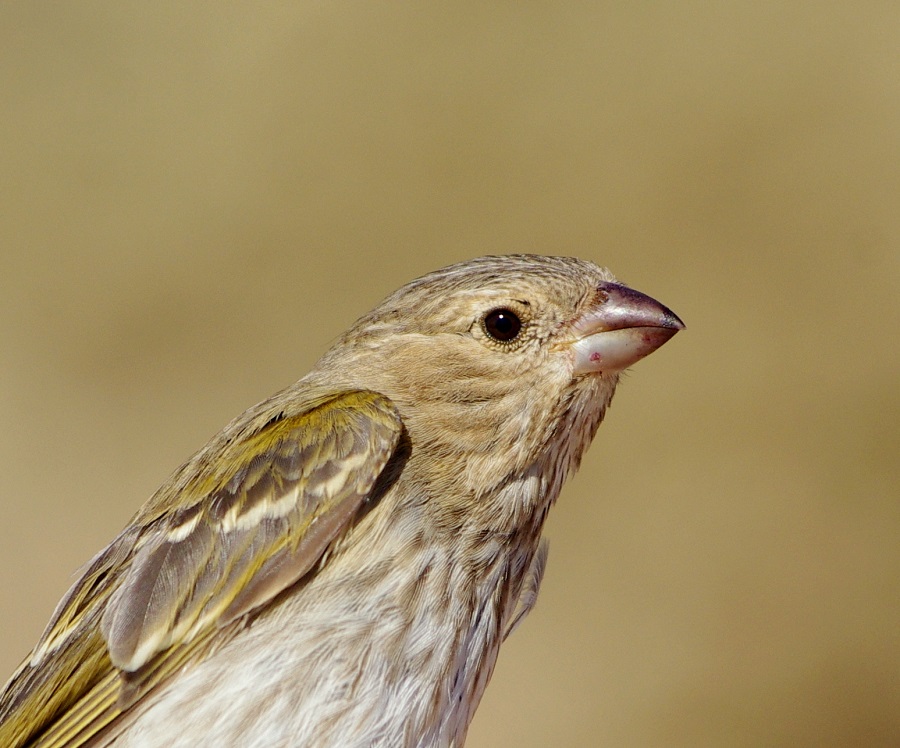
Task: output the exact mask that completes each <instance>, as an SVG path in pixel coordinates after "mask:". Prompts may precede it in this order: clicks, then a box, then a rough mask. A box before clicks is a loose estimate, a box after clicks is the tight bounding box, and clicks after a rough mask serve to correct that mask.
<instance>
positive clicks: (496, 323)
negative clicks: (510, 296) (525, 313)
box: [484, 309, 522, 343]
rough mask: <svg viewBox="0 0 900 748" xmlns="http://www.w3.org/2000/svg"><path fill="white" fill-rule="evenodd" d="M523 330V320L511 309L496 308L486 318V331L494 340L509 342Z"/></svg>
mask: <svg viewBox="0 0 900 748" xmlns="http://www.w3.org/2000/svg"><path fill="white" fill-rule="evenodd" d="M521 330H522V320H520V319H519V317H518V315H517V314H516V313H515V312H512V311H510V310H509V309H494V310H493V311H491V312H488V313H487V316H486V317H485V318H484V331H485V332H486V333H487V334H488V335H490V336H491V337H492V338H493V339H494V340H498V341H500V342H501V343H508V342H509V341H510V340H515V339H516V338H517V337H518V335H519V332H520V331H521Z"/></svg>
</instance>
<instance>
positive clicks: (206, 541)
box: [0, 391, 402, 748]
mask: <svg viewBox="0 0 900 748" xmlns="http://www.w3.org/2000/svg"><path fill="white" fill-rule="evenodd" d="M256 415H257V418H256V420H254V419H253V418H248V419H247V423H246V425H241V424H240V423H238V424H237V425H235V424H232V426H231V427H229V428H230V429H231V431H229V430H226V432H223V434H222V435H220V437H218V438H217V439H214V440H213V442H211V443H210V445H209V446H208V447H207V448H206V449H205V450H203V451H202V452H200V453H198V455H197V456H196V457H195V458H194V459H193V460H192V461H191V462H188V463H186V465H185V466H184V467H183V468H182V469H181V471H179V473H176V476H175V477H174V478H173V480H172V481H171V482H170V483H169V484H167V486H164V487H163V489H161V490H160V492H159V493H158V494H157V495H156V496H155V497H154V498H153V499H151V501H150V502H148V504H147V505H146V506H145V507H144V509H142V510H141V511H140V512H139V513H138V515H137V516H136V517H135V519H134V522H133V523H132V524H131V525H130V526H129V528H128V529H127V530H125V532H123V533H122V535H120V536H119V537H118V538H116V540H115V541H113V543H111V544H110V545H109V546H108V547H107V548H106V549H105V550H104V551H102V552H101V553H100V554H98V555H97V556H96V557H95V558H94V559H93V560H92V561H91V562H90V563H89V564H88V565H87V567H86V569H85V571H84V573H83V574H82V575H81V577H80V578H79V579H78V581H76V583H75V584H74V585H73V586H72V588H71V589H70V590H69V592H68V593H67V594H66V596H65V597H64V598H63V600H62V601H61V602H60V604H59V606H58V608H57V610H56V612H55V613H54V615H53V618H52V619H51V621H50V624H49V625H48V627H47V630H46V631H45V632H44V635H43V636H42V638H41V641H40V642H39V643H38V645H37V647H35V649H34V651H33V652H32V654H31V657H30V658H29V659H28V660H26V661H25V662H24V663H23V664H22V665H21V666H20V667H19V669H18V670H17V671H16V673H15V674H14V675H13V677H12V679H11V680H10V682H9V683H8V684H7V686H6V688H5V689H4V691H3V693H2V694H0V745H2V746H4V748H7V747H8V748H20V747H22V746H29V747H33V748H56V747H57V746H58V747H60V748H62V746H65V747H66V748H76V747H77V746H83V745H90V744H94V743H96V742H102V737H103V735H104V734H108V733H109V731H110V730H114V729H115V728H116V726H117V724H119V723H120V722H121V720H123V719H125V718H127V712H128V710H129V709H130V708H131V707H132V706H133V705H134V704H135V702H136V700H137V698H138V697H139V696H141V695H144V694H146V693H148V692H149V691H150V690H152V689H153V688H154V687H155V686H157V685H159V684H160V683H162V682H163V681H165V679H166V678H167V677H168V676H169V675H170V674H172V673H173V672H175V671H176V670H178V669H179V668H181V667H183V666H185V665H186V664H188V663H190V661H192V660H194V659H195V658H198V657H202V656H203V655H204V654H206V653H208V652H209V651H210V649H211V648H214V647H215V646H216V645H217V644H219V643H221V642H222V641H223V640H224V638H227V636H228V634H229V632H230V631H231V630H234V629H235V628H236V627H237V626H238V625H239V624H240V620H241V618H242V616H244V615H245V614H247V613H249V612H251V611H255V610H259V609H260V608H261V607H262V606H264V605H265V604H266V603H268V602H269V601H271V600H272V598H274V597H275V596H276V595H277V594H278V593H280V592H282V591H283V590H285V589H286V588H287V587H289V586H291V585H293V584H294V583H296V582H297V581H298V580H300V579H301V578H302V577H303V576H304V575H305V574H306V573H307V572H309V571H310V570H311V569H312V568H313V566H314V565H315V564H316V563H317V562H318V561H319V559H320V558H321V557H322V555H323V554H324V552H325V551H326V550H327V548H328V547H329V545H330V544H331V543H332V542H333V541H334V540H335V538H337V537H338V536H339V535H340V534H341V533H342V532H343V531H344V530H345V529H346V528H347V527H348V525H350V524H351V523H352V521H353V519H354V518H355V517H356V515H357V512H358V510H359V509H360V507H361V505H362V504H363V503H364V502H365V501H366V499H367V498H368V497H369V496H370V493H371V491H372V488H373V486H374V485H375V482H376V480H377V478H378V476H379V475H380V474H381V472H382V470H383V468H384V466H385V464H386V463H387V461H388V460H389V458H390V456H391V454H392V453H393V452H394V449H395V447H396V445H397V441H398V439H399V437H400V433H401V431H402V425H401V423H400V419H399V416H398V414H397V412H396V410H395V408H394V406H393V405H392V404H391V402H390V401H389V400H387V398H385V397H383V396H381V395H378V394H376V393H373V392H366V391H355V392H343V393H336V394H334V393H333V394H328V395H322V396H320V397H318V398H316V399H315V400H314V401H313V402H311V403H310V405H309V406H308V407H307V408H305V409H304V410H303V411H302V412H300V413H299V414H296V415H291V416H284V415H282V414H280V413H276V414H275V415H274V416H273V417H272V418H269V419H267V420H263V421H262V423H261V425H259V426H256V425H255V424H256V423H257V422H258V421H259V420H260V416H264V415H265V411H264V410H263V411H261V413H257V414H256Z"/></svg>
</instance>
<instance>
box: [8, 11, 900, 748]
mask: <svg viewBox="0 0 900 748" xmlns="http://www.w3.org/2000/svg"><path fill="white" fill-rule="evenodd" d="M0 91H2V102H3V104H2V114H0V154H2V155H0V158H2V161H0V247H2V250H0V251H2V274H0V336H2V338H0V419H2V421H0V423H2V429H0V464H2V471H0V615H2V618H0V626H2V637H0V670H2V676H0V677H5V674H6V673H8V672H10V671H11V670H12V669H13V667H14V666H15V664H16V663H17V661H18V660H19V659H20V658H21V657H22V656H23V655H24V654H25V653H26V651H27V650H28V648H29V647H30V646H31V645H32V644H33V643H34V642H35V640H36V639H37V637H38V635H39V633H40V630H41V628H42V626H43V624H44V622H45V621H46V619H47V617H48V616H49V614H50V612H51V610H52V609H53V606H54V604H55V602H56V600H57V599H58V597H59V596H60V595H61V594H62V592H63V591H64V590H65V588H66V586H67V584H68V582H69V580H70V576H69V575H70V572H72V571H74V570H75V569H76V568H77V567H78V566H79V565H80V564H81V563H82V562H84V561H85V560H86V559H87V558H88V557H90V556H91V555H92V554H93V553H94V552H95V551H96V550H98V549H99V548H100V547H101V546H102V545H104V544H105V543H106V542H107V541H108V540H109V539H111V538H112V536H113V535H114V534H115V533H116V532H117V531H118V529H119V528H121V526H122V525H123V523H125V522H126V520H127V519H128V517H129V516H130V515H131V513H132V512H133V511H134V510H135V509H136V508H137V506H138V505H139V503H140V502H141V501H142V500H143V499H144V498H146V497H147V496H148V495H149V494H150V493H151V492H152V491H153V490H154V489H155V487H156V486H157V485H158V484H159V483H160V482H161V481H162V480H163V479H164V478H165V477H166V476H167V474H168V473H169V471H171V470H172V469H173V468H174V467H175V466H177V465H178V464H179V463H180V462H181V461H182V460H183V459H184V458H186V457H187V456H188V455H189V454H190V453H191V452H192V451H193V450H194V449H196V448H198V447H200V446H201V445H202V444H203V442H204V441H205V440H206V438H207V437H208V436H210V435H211V434H212V433H213V432H215V431H216V430H217V429H218V428H220V427H221V426H222V425H224V423H225V422H226V421H227V420H228V419H230V418H231V417H232V416H233V415H236V414H237V413H238V412H240V411H241V410H242V409H244V408H245V407H247V406H249V405H251V404H252V403H254V402H255V401H257V400H259V399H261V398H263V397H264V396H266V395H268V394H270V393H271V392H273V391H275V390H276V389H278V388H280V387H282V386H284V385H286V384H288V383H289V382H291V381H292V380H293V379H295V378H297V377H298V376H300V375H301V374H302V373H303V372H305V371H306V369H307V368H308V367H309V366H310V365H311V364H312V363H313V361H314V360H315V358H316V357H317V356H318V354H319V353H321V352H322V350H323V349H324V348H325V347H326V346H327V345H328V342H329V340H330V339H331V338H333V337H334V336H335V335H336V334H337V333H338V332H340V331H341V330H342V329H343V328H344V327H346V326H347V325H348V324H349V323H350V322H351V321H352V320H353V319H355V317H356V316H358V315H359V314H361V313H363V312H364V311H366V310H367V309H369V308H370V307H371V306H372V305H374V304H375V303H376V302H377V301H378V300H379V299H380V298H381V297H383V296H384V295H386V294H387V293H389V292H390V291H392V290H393V289H394V288H395V287H397V286H399V285H400V284H402V283H404V282H405V281H407V280H409V279H410V278H412V277H414V276H416V275H419V274H421V273H423V272H426V271H428V270H430V269H433V268H435V267H437V266H440V265H443V264H446V263H449V262H452V261H456V260H460V259H464V258H468V257H471V256H474V255H478V254H484V253H506V252H516V251H529V252H544V253H559V254H573V255H579V256H582V257H585V258H590V259H593V260H596V261H598V262H600V263H602V264H606V265H608V266H609V267H610V268H612V269H613V271H614V272H616V273H617V274H618V275H619V276H620V277H621V278H623V279H624V280H626V281H628V282H629V283H631V284H632V285H634V286H635V287H637V288H639V289H640V290H642V291H645V292H647V293H650V294H651V295H654V296H656V297H657V298H659V299H660V300H662V301H663V302H664V303H666V304H668V305H670V306H671V307H672V308H673V309H675V310H676V311H677V312H678V313H679V314H680V315H681V316H682V317H683V318H684V320H685V321H686V322H687V325H688V329H687V331H686V332H684V333H682V334H680V335H679V336H678V337H676V338H675V340H673V341H672V342H671V343H670V344H669V345H667V346H666V347H665V348H664V349H663V350H662V351H660V352H659V353H657V354H655V355H654V356H652V357H651V358H650V359H648V360H647V361H644V362H642V363H640V364H639V365H638V366H637V367H635V370H634V371H633V373H632V374H631V375H630V376H629V377H628V379H627V381H626V382H625V384H624V386H623V387H621V388H620V390H619V394H618V396H617V399H616V402H615V404H614V407H613V409H612V411H611V413H610V414H609V418H608V420H607V422H606V424H605V425H604V427H603V428H602V429H601V432H600V435H599V436H598V439H597V441H596V442H595V444H594V447H593V449H592V450H591V452H590V453H589V454H588V457H587V459H586V464H585V465H584V468H583V470H582V471H581V473H580V474H579V476H578V477H577V478H576V479H575V480H574V481H573V482H572V484H571V485H570V486H568V489H567V490H566V492H565V493H564V494H563V498H562V500H561V501H560V503H559V505H558V507H557V508H556V511H555V513H554V516H553V517H552V521H551V524H550V527H549V530H548V531H549V535H550V537H551V539H552V553H551V560H550V567H549V571H548V574H547V577H546V579H545V583H544V589H543V594H542V597H541V600H540V602H539V604H538V607H537V609H536V611H535V613H534V614H533V615H532V617H531V618H530V619H529V620H528V621H527V623H526V624H525V625H524V626H523V627H522V628H521V629H520V630H519V631H518V632H517V633H516V635H515V636H514V637H513V639H512V640H511V641H510V642H509V643H508V645H507V646H506V647H505V648H504V651H503V653H502V655H501V658H500V663H499V666H498V669H497V672H496V675H495V677H494V679H493V682H492V684H491V687H490V688H489V689H488V694H487V696H486V698H485V701H484V703H483V706H482V708H481V710H480V711H479V713H478V716H477V718H476V720H475V723H474V725H473V728H472V735H471V739H470V741H469V746H471V747H472V748H485V747H486V746H535V747H536V746H550V745H553V746H594V745H598V746H600V745H602V746H617V747H618V746H635V747H644V746H685V747H688V746H761V745H766V746H863V745H865V746H883V745H897V744H900V633H898V632H900V627H898V622H900V533H898V530H900V501H898V499H900V490H898V477H900V476H898V472H900V471H898V462H900V460H898V441H900V440H898V401H900V393H898V373H900V371H898V370H900V365H898V353H897V335H898V322H900V314H898V307H900V298H898V291H900V5H898V4H897V3H896V2H884V3H877V2H855V3H846V2H844V3H787V4H785V3H765V2H763V3H760V2H749V1H748V2H732V3H689V2H673V3H663V2H658V3H643V2H633V3H616V4H611V3H609V4H607V3H589V2H583V3H577V2H576V3H509V4H506V3H485V2H463V3H449V4H448V3H421V4H411V3H337V2H334V3H324V2H307V3H278V4H258V3H253V4H250V3H247V4H245V5H244V7H235V6H234V5H232V4H218V3H202V4H201V3H196V4H193V6H192V7H190V8H187V7H185V6H184V4H183V3H178V2H154V3H145V2H117V3H95V2H85V3H65V4H63V3H59V4H50V3H19V4H16V6H15V7H10V5H9V4H7V5H5V6H4V8H3V10H2V11H0Z"/></svg>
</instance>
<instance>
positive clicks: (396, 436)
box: [0, 255, 681, 748]
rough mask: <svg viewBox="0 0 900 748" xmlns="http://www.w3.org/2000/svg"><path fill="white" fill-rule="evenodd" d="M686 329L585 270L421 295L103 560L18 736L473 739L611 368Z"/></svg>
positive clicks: (174, 487) (32, 694)
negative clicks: (554, 507)
mask: <svg viewBox="0 0 900 748" xmlns="http://www.w3.org/2000/svg"><path fill="white" fill-rule="evenodd" d="M498 310H499V311H500V314H498ZM680 328H681V323H680V321H678V319H677V317H675V316H674V315H673V314H672V313H671V312H669V311H668V310H667V309H665V307H662V306H661V305H659V304H657V303H656V302H653V301H652V300H651V299H649V298H648V297H645V296H643V295H641V294H637V293H636V292H633V291H631V290H630V289H626V288H624V287H622V286H619V285H615V283H614V279H613V277H612V276H611V275H610V274H609V273H608V272H607V271H605V270H602V269H600V268H598V267H597V266H595V265H593V264H592V263H588V262H584V261H580V260H575V259H571V258H554V257H540V256H533V255H517V256H508V257H486V258H479V259H477V260H473V261H470V262H467V263H460V264H458V265H454V266H451V267H449V268H445V269H443V270H439V271H437V272H435V273H432V274H430V275H427V276H424V277H423V278H420V279H418V280H416V281H413V282H412V283H410V284H408V285H407V286H404V287H403V288H401V289H400V290H399V291H397V292H396V293H394V294H393V295H392V296H390V297H388V298H387V299H386V300H385V301H384V302H383V303H382V304H381V305H380V306H378V307H377V308H376V309H375V310H373V311H372V312H370V313H369V314H367V315H366V316H364V317H362V318H361V319H360V320H359V321H357V322H356V323H355V324H354V325H353V326H352V327H351V328H350V329H349V330H348V331H347V332H346V333H345V334H344V335H343V336H341V338H339V339H338V341H337V342H336V343H335V345H334V346H333V347H332V348H331V349H330V350H329V351H328V352H327V353H326V354H325V355H324V356H323V357H322V359H321V360H320V361H319V362H318V364H317V365H316V367H315V368H314V369H313V370H312V371H311V372H310V373H309V374H308V375H307V376H305V377H304V378H303V379H301V380H300V381H299V382H297V383H296V384H294V385H293V386H291V387H289V388H287V389H286V390H284V391H283V392H281V393H278V394H277V395H275V396H273V397H272V398H270V399H268V400H266V401H264V402H262V403H260V404H259V405H257V406H255V407H254V408H251V409H250V410H248V411H247V412H246V413H244V414H243V415H241V416H240V417H238V418H237V419H235V420H234V421H232V422H231V423H230V424H229V425H228V426H227V427H226V428H225V429H224V430H223V431H222V432H221V433H220V434H218V435H217V436H216V437H214V438H213V439H212V440H211V441H210V443H209V444H208V445H207V446H206V447H204V448H203V449H202V450H201V451H200V452H198V453H197V454H196V455H195V456H194V457H193V458H192V459H191V460H190V461H188V462H187V463H185V465H183V466H182V467H181V468H180V469H179V470H178V471H176V473H175V474H174V475H173V476H172V478H170V480H169V481H167V482H166V483H165V484H164V485H163V486H162V487H161V488H160V489H159V491H158V492H157V493H156V494H155V495H154V496H153V497H152V498H151V499H150V501H149V502H148V503H147V504H146V505H145V506H144V507H143V508H142V509H141V510H140V511H139V512H138V514H137V515H136V516H135V517H134V518H133V520H132V521H131V523H130V524H129V526H128V527H127V528H126V529H125V530H124V531H123V532H122V533H121V534H120V535H119V537H117V538H116V539H115V540H114V541H113V542H112V543H111V544H110V545H109V546H107V548H106V549H104V550H103V551H102V552H101V553H100V554H98V555H97V556H96V557H95V558H94V559H93V560H92V561H91V562H89V564H88V565H87V566H86V568H85V571H84V572H83V573H82V575H81V577H80V578H79V579H78V581H76V583H75V584H74V586H73V587H72V589H71V590H70V591H69V592H68V593H67V594H66V596H65V597H64V598H63V600H62V601H61V602H60V604H59V606H58V608H57V610H56V612H55V613H54V616H53V618H52V619H51V622H50V624H49V625H48V627H47V629H46V631H45V632H44V634H43V636H42V638H41V640H40V642H39V643H38V645H37V646H36V647H35V649H34V651H33V652H32V654H31V655H30V657H29V658H28V659H27V660H26V661H25V662H24V663H23V664H22V666H20V668H19V670H18V671H17V672H16V673H15V674H14V676H13V678H12V679H11V681H10V682H9V683H8V684H7V686H6V689H5V691H4V692H3V693H2V695H0V745H4V746H7V745H8V746H13V747H17V746H41V747H42V748H46V747H49V746H80V745H110V744H115V745H116V746H118V747H121V746H142V747H147V748H156V747H157V746H158V747H160V748H162V747H163V746H165V747H166V748H171V747H172V746H177V745H191V746H197V745H209V746H228V745H233V746H260V747H262V746H288V745H297V746H385V747H387V746H390V747H391V748H395V747H397V746H423V747H424V746H449V745H455V746H461V745H462V744H463V742H464V740H465V734H466V730H467V728H468V724H469V722H470V720H471V718H472V715H473V713H474V710H475V708H476V707H477V705H478V702H479V699H480V697H481V694H482V692H483V690H484V688H485V686H486V685H487V682H488V680H489V679H490V675H491V673H492V671H493V667H494V662H495V660H496V657H497V652H498V649H499V646H500V644H501V642H502V641H503V639H504V638H505V636H506V635H507V634H508V633H509V631H510V630H511V628H512V627H514V626H515V625H516V624H517V623H518V621H519V620H521V618H522V617H523V616H524V615H525V614H527V612H528V610H529V609H530V608H531V606H532V605H533V603H534V600H535V598H536V595H537V589H538V586H539V584H540V577H541V574H542V573H543V567H544V563H545V561H546V548H545V547H542V546H541V542H540V534H541V529H542V526H543V522H544V519H545V517H546V513H547V510H548V509H549V507H550V505H551V504H552V503H553V502H554V501H555V500H556V497H557V495H558V493H559V490H560V488H561V485H562V483H563V481H564V480H565V478H566V476H567V475H568V474H570V473H571V472H572V471H573V470H574V469H575V468H576V467H577V465H578V463H579V461H580V459H581V456H582V454H583V452H584V450H585V448H586V447H587V445H588V444H589V443H590V440H591V438H592V437H593V435H594V432H595V431H596V428H597V426H598V425H599V423H600V421H601V419H602V418H603V415H604V413H605V410H606V407H607V405H608V404H609V401H610V399H611V398H612V395H613V392H614V390H615V386H616V383H617V380H618V371H619V370H620V369H622V368H624V367H625V366H628V365H630V364H631V363H633V362H634V361H636V360H638V359H639V358H641V357H642V356H644V355H646V354H647V353H649V352H651V351H652V350H654V349H655V348H657V347H658V346H659V345H661V344H662V343H663V342H665V340H667V339H668V338H669V337H671V336H672V335H673V334H674V333H675V332H676V331H677V330H678V329H680ZM510 335H512V337H509V336H510Z"/></svg>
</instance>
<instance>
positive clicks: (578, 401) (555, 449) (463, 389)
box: [317, 255, 684, 493]
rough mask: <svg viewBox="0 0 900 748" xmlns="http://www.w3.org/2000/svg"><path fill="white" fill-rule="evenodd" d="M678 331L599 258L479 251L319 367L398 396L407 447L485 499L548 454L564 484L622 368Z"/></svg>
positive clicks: (358, 328)
mask: <svg viewBox="0 0 900 748" xmlns="http://www.w3.org/2000/svg"><path fill="white" fill-rule="evenodd" d="M683 326H684V325H683V324H682V322H681V320H679V319H678V317H677V316H676V315H675V314H674V313H673V312H672V311H670V310H669V309H667V308H666V307H664V306H663V305H662V304H660V303H659V302H657V301H655V300H653V299H651V298H650V297H649V296H645V295H644V294H642V293H640V292H638V291H634V290H632V289H630V288H628V287H626V286H624V285H621V284H619V283H617V282H616V279H615V278H614V276H613V275H612V274H611V273H610V272H609V271H608V270H606V269H604V268H601V267H599V266H597V265H595V264H594V263H592V262H587V261H584V260H579V259H574V258H569V257H548V256H538V255H507V256H495V257H481V258H478V259H475V260H470V261H467V262H462V263H459V264H456V265H451V266H449V267H446V268H443V269H441V270H438V271H435V272H433V273H429V274H428V275H425V276H423V277H421V278H418V279H416V280H414V281H412V282H410V283H408V284H407V285H405V286H403V287H402V288H400V289H399V290H398V291H396V292H395V293H393V294H391V295H390V296H389V297H388V298H387V299H385V300H384V302H382V303H381V304H380V305H379V306H378V307H376V308H375V309H374V310H373V311H372V312H370V313H369V314H367V315H365V316H364V317H362V318H361V319H359V320H358V321H357V322H356V323H355V324H354V325H353V326H352V327H351V328H350V329H349V330H348V331H347V332H346V333H345V334H344V335H343V336H342V337H341V338H340V339H339V340H338V341H337V343H336V344H335V345H334V346H333V348H332V349H331V350H330V351H329V352H328V353H326V355H325V356H324V357H323V359H322V361H321V362H320V364H319V366H318V367H317V369H318V370H319V371H320V372H323V373H324V376H325V378H326V379H327V380H328V381H331V382H333V381H335V379H336V378H337V379H343V380H344V381H345V384H346V386H349V387H359V388H364V389H373V390H375V391H377V392H381V393H383V394H385V395H387V396H388V397H390V398H391V400H393V401H394V403H395V404H396V406H397V408H398V410H399V411H400V413H401V415H402V417H403V421H404V424H405V425H406V428H407V430H408V432H409V434H410V436H411V441H412V443H413V444H414V445H419V446H420V447H422V448H425V447H427V449H422V451H423V452H427V453H428V454H429V455H438V456H439V457H440V460H438V461H434V460H431V462H430V464H429V467H430V468H431V469H432V470H439V472H440V474H439V475H437V476H434V478H435V479H436V480H441V481H445V482H446V481H458V480H462V481H464V483H465V485H466V487H467V489H468V490H470V491H472V492H475V493H479V492H482V491H485V490H490V487H492V486H494V485H496V484H497V483H498V482H500V481H502V480H504V479H505V476H508V475H510V474H512V473H521V472H522V471H523V470H526V469H528V467H529V466H530V465H533V464H535V463H538V462H540V461H541V460H542V459H544V458H545V457H547V456H548V455H552V458H553V459H554V460H555V461H556V462H557V463H558V466H557V467H558V469H557V470H552V471H550V472H551V473H553V472H561V473H562V476H561V477H564V476H565V473H567V472H568V471H569V469H570V468H572V467H574V466H576V465H577V463H578V461H579V459H580V457H581V454H582V452H583V451H584V449H585V448H586V447H587V444H588V443H589V442H590V440H591V438H592V437H593V435H594V432H595V430H596V428H597V425H598V424H599V422H600V420H601V419H602V417H603V414H604V412H605V410H606V407H607V405H608V404H609V402H610V399H611V398H612V395H613V393H614V391H615V388H616V384H617V382H618V379H619V374H620V372H621V371H622V370H624V369H625V368H627V367H629V366H631V365H632V364H634V363H635V362H636V361H638V360H640V359H641V358H643V357H644V356H646V355H648V354H649V353H651V352H652V351H654V350H656V349H657V348H658V347H659V346H661V345H662V344H663V343H665V342H666V341H667V340H668V339H669V338H671V337H672V336H673V335H674V334H675V333H676V332H678V331H679V330H680V329H682V328H683ZM560 482H561V481H560Z"/></svg>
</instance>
